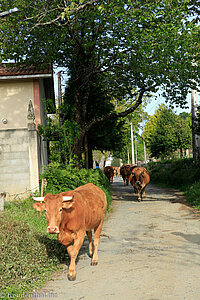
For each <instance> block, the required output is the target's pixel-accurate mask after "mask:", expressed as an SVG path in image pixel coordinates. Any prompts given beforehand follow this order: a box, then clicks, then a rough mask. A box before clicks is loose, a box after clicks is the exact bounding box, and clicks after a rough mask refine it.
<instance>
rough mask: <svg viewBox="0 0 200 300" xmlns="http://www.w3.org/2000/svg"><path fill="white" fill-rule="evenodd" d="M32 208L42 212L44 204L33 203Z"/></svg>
mask: <svg viewBox="0 0 200 300" xmlns="http://www.w3.org/2000/svg"><path fill="white" fill-rule="evenodd" d="M33 208H34V209H36V210H37V211H43V210H44V209H45V203H33Z"/></svg>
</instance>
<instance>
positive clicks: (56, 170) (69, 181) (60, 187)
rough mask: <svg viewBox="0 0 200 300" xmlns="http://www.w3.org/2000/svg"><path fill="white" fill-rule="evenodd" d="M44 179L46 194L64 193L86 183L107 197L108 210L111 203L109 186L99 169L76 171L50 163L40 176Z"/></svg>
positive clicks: (75, 169) (66, 166)
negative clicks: (95, 187) (99, 189)
mask: <svg viewBox="0 0 200 300" xmlns="http://www.w3.org/2000/svg"><path fill="white" fill-rule="evenodd" d="M41 178H46V180H47V188H46V193H51V194H57V193H61V192H64V191H69V190H74V189H75V188H77V187H79V186H81V185H84V184H86V183H93V184H95V185H97V186H98V187H100V188H101V189H102V190H103V191H104V192H105V193H106V195H107V203H108V208H109V206H110V203H111V195H110V184H109V182H108V179H107V178H106V176H105V175H104V173H103V172H102V171H101V170H100V169H97V170H96V169H95V170H94V169H89V170H86V169H80V170H79V169H77V168H74V167H73V168H72V167H70V166H68V165H61V164H59V163H52V164H50V165H49V167H48V168H47V169H46V170H44V172H43V173H42V174H41Z"/></svg>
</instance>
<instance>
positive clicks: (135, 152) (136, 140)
mask: <svg viewBox="0 0 200 300" xmlns="http://www.w3.org/2000/svg"><path fill="white" fill-rule="evenodd" d="M135 163H136V164H137V140H136V138H135Z"/></svg>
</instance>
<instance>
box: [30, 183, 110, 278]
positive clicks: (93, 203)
mask: <svg viewBox="0 0 200 300" xmlns="http://www.w3.org/2000/svg"><path fill="white" fill-rule="evenodd" d="M33 199H34V200H37V201H44V203H33V208H34V209H36V210H37V211H43V210H45V212H46V220H47V232H48V233H51V234H58V240H59V242H60V243H61V244H63V245H64V246H66V248H67V251H68V254H69V257H70V265H69V270H68V278H69V280H75V278H76V264H75V261H76V257H77V255H78V253H79V250H80V248H81V246H82V244H83V241H84V238H85V233H87V236H88V239H89V254H90V256H91V257H92V261H91V265H92V266H95V265H97V263H98V246H99V242H100V233H101V229H102V226H103V221H104V214H105V211H106V207H107V201H106V195H105V193H104V192H103V191H102V190H101V189H100V188H99V187H97V186H95V185H94V184H92V183H88V184H86V185H83V186H80V187H78V188H76V189H75V190H73V191H68V192H63V193H60V194H57V195H52V194H47V195H46V196H45V197H38V198H33ZM92 229H94V245H93V243H92Z"/></svg>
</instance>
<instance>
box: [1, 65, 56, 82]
mask: <svg viewBox="0 0 200 300" xmlns="http://www.w3.org/2000/svg"><path fill="white" fill-rule="evenodd" d="M51 76H53V70H52V67H51V65H50V64H48V65H47V64H46V65H41V66H40V67H36V66H33V65H32V66H27V65H20V64H15V63H1V64H0V79H8V78H9V79H11V77H12V78H13V79H17V78H30V77H35V78H36V77H38V78H39V77H40V78H41V77H43V78H45V77H51Z"/></svg>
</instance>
